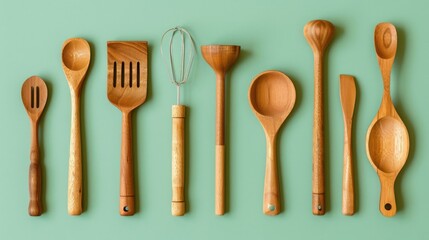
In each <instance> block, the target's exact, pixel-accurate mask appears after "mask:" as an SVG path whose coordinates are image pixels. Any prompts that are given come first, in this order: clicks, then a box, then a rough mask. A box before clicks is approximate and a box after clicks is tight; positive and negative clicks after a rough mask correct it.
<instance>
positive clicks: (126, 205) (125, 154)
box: [107, 41, 147, 216]
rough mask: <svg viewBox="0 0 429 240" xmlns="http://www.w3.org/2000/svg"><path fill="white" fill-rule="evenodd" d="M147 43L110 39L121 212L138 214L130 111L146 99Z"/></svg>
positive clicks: (109, 81) (109, 87)
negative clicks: (118, 112)
mask: <svg viewBox="0 0 429 240" xmlns="http://www.w3.org/2000/svg"><path fill="white" fill-rule="evenodd" d="M146 95H147V42H142V41H139V42H107V97H108V98H109V101H110V102H111V103H112V104H113V105H115V106H116V107H117V108H118V109H119V110H121V112H122V147H121V174H120V179H121V180H120V181H121V183H120V200H119V204H120V206H119V213H120V214H121V215H122V216H131V215H133V214H134V213H135V204H134V202H135V196H134V170H133V169H134V168H133V158H132V149H131V146H132V143H131V139H132V137H131V133H132V130H131V126H132V124H131V111H132V110H133V109H135V108H137V107H138V106H140V105H141V104H143V103H144V101H145V100H146Z"/></svg>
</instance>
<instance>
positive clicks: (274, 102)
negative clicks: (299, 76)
mask: <svg viewBox="0 0 429 240" xmlns="http://www.w3.org/2000/svg"><path fill="white" fill-rule="evenodd" d="M295 99H296V94H295V87H294V85H293V83H292V81H291V80H290V79H289V77H288V76H286V75H285V74H283V73H282V72H278V71H266V72H263V73H261V74H259V75H258V76H256V77H255V78H254V79H253V81H252V83H251V84H250V88H249V103H250V107H251V108H252V110H253V112H254V113H255V115H256V117H257V118H258V119H259V121H260V122H261V125H262V127H263V128H264V131H265V137H266V139H267V159H266V168H265V183H264V203H263V207H262V211H263V212H264V213H265V214H267V215H277V214H278V213H279V212H280V187H279V177H278V171H277V154H276V136H277V132H278V130H279V128H280V126H281V125H282V124H283V122H284V121H285V120H286V118H287V116H288V115H289V113H290V112H291V111H292V108H293V106H294V105H295Z"/></svg>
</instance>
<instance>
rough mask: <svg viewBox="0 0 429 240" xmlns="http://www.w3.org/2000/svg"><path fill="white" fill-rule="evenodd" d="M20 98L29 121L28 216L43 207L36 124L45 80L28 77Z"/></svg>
mask: <svg viewBox="0 0 429 240" xmlns="http://www.w3.org/2000/svg"><path fill="white" fill-rule="evenodd" d="M21 98H22V102H23V103H24V107H25V110H27V113H28V117H29V118H30V122H31V147H30V162H31V163H30V172H29V189H30V203H29V205H28V214H30V216H40V215H41V214H42V211H43V209H42V200H41V198H42V168H41V163H40V152H39V136H38V127H39V125H38V124H39V119H40V116H41V115H42V113H43V109H44V108H45V105H46V101H47V99H48V88H47V87H46V84H45V82H44V81H43V80H42V79H41V78H39V77H37V76H32V77H30V78H28V79H27V80H25V82H24V84H23V85H22V88H21Z"/></svg>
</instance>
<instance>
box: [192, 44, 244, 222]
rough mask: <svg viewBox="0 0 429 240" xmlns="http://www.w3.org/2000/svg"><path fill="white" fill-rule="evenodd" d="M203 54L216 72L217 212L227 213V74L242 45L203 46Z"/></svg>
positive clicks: (217, 213) (220, 213)
mask: <svg viewBox="0 0 429 240" xmlns="http://www.w3.org/2000/svg"><path fill="white" fill-rule="evenodd" d="M201 54H202V55H203V57H204V59H205V60H206V62H207V63H208V64H209V65H210V67H211V68H212V69H213V71H214V72H215V74H216V177H215V178H216V180H215V182H216V183H215V184H216V186H215V213H216V215H223V214H224V213H225V74H226V72H228V70H229V69H230V68H231V67H232V65H234V63H235V62H236V61H237V58H238V55H239V54H240V46H234V45H206V46H201Z"/></svg>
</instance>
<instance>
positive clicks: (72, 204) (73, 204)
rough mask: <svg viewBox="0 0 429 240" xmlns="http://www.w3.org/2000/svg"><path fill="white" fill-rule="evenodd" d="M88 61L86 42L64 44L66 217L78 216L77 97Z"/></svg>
mask: <svg viewBox="0 0 429 240" xmlns="http://www.w3.org/2000/svg"><path fill="white" fill-rule="evenodd" d="M90 60H91V50H90V47H89V44H88V42H87V41H86V40H84V39H82V38H71V39H68V40H66V41H65V42H64V44H63V49H62V65H63V70H64V74H65V75H66V78H67V82H68V84H69V87H70V95H71V108H72V110H71V111H72V112H71V134H70V158H69V179H68V213H69V214H70V215H80V214H81V213H82V145H81V133H80V96H81V92H82V87H83V83H84V80H85V76H86V72H87V71H88V67H89V63H90Z"/></svg>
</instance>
